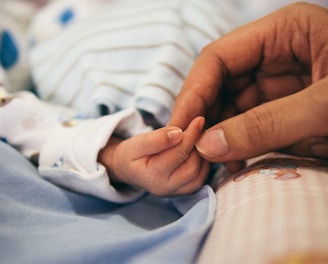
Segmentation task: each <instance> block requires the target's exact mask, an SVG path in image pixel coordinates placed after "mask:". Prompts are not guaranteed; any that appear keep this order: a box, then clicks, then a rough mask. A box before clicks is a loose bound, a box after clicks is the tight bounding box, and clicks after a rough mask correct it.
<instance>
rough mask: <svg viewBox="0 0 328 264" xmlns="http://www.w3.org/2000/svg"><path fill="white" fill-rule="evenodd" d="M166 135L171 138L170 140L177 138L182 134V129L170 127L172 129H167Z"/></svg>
mask: <svg viewBox="0 0 328 264" xmlns="http://www.w3.org/2000/svg"><path fill="white" fill-rule="evenodd" d="M167 135H168V137H169V139H171V140H177V139H179V138H180V137H181V135H182V129H180V128H172V129H170V130H168V132H167Z"/></svg>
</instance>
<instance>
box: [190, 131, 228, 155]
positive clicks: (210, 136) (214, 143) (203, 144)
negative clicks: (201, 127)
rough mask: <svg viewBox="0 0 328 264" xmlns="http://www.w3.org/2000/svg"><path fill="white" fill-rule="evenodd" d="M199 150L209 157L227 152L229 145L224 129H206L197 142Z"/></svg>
mask: <svg viewBox="0 0 328 264" xmlns="http://www.w3.org/2000/svg"><path fill="white" fill-rule="evenodd" d="M196 148H197V150H198V151H199V152H200V153H202V154H205V155H206V156H208V157H217V156H222V155H224V154H227V153H228V152H229V146H228V142H227V139H226V137H225V134H224V131H223V129H221V128H219V129H212V130H209V131H206V132H205V133H204V134H203V135H202V136H201V138H200V139H199V141H198V142H197V144H196Z"/></svg>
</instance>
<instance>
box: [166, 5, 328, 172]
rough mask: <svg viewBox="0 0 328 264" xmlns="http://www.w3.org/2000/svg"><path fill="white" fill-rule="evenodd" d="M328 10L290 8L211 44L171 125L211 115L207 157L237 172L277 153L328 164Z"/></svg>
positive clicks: (203, 145) (203, 148) (201, 146)
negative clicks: (323, 160) (324, 160)
mask: <svg viewBox="0 0 328 264" xmlns="http://www.w3.org/2000/svg"><path fill="white" fill-rule="evenodd" d="M327 75H328V10H327V9H324V8H321V7H319V6H315V5H312V4H306V3H296V4H292V5H289V6H287V7H285V8H283V9H281V10H279V11H277V12H274V13H272V14H270V15H268V16H266V17H264V18H262V19H260V20H257V21H254V22H252V23H249V24H247V25H244V26H242V27H240V28H238V29H236V30H234V31H233V32H231V33H230V34H227V35H226V36H224V37H222V38H220V39H218V40H216V41H214V42H212V43H211V44H209V45H208V46H206V47H205V48H204V49H203V51H202V52H201V54H200V55H199V57H198V59H197V60H196V62H195V64H194V65H193V67H192V69H191V71H190V73H189V75H188V77H187V78H186V81H185V83H184V85H183V88H182V90H181V92H180V94H179V96H178V98H177V100H176V103H175V106H174V110H173V114H172V117H171V120H170V122H169V124H168V125H169V126H178V127H181V128H182V129H184V128H185V127H187V125H188V124H189V123H190V121H191V120H192V119H193V118H194V117H195V116H199V115H202V116H205V117H206V121H207V126H208V129H207V130H206V131H205V132H204V133H203V134H202V136H201V138H200V139H199V141H198V142H197V144H196V145H197V149H198V151H199V153H200V155H201V156H202V157H204V158H205V159H207V160H209V161H215V162H226V164H227V168H228V169H229V170H230V171H231V172H235V171H238V170H239V169H240V168H242V166H243V161H244V160H245V159H247V158H251V157H255V156H258V155H260V154H264V153H267V152H269V151H273V150H285V151H288V152H290V153H294V154H297V155H302V156H310V157H320V158H328V140H327V135H328V122H327V120H328V90H327V89H328V78H327V77H326V76H327Z"/></svg>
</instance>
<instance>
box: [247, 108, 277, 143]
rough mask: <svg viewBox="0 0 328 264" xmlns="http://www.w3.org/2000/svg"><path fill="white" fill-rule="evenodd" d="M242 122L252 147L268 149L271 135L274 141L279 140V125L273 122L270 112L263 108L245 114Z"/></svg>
mask: <svg viewBox="0 0 328 264" xmlns="http://www.w3.org/2000/svg"><path fill="white" fill-rule="evenodd" d="M244 122H245V127H246V133H247V137H248V141H249V144H250V145H251V146H252V147H255V148H256V146H259V145H261V148H265V149H268V148H269V147H268V145H269V143H270V142H269V141H270V138H272V136H273V135H274V138H275V139H276V140H278V139H279V135H280V132H279V131H280V129H279V125H278V124H277V123H276V122H274V118H273V115H272V113H271V111H269V110H268V109H267V108H265V107H262V108H257V109H250V110H248V111H247V112H245V115H244Z"/></svg>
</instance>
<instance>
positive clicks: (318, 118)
mask: <svg viewBox="0 0 328 264" xmlns="http://www.w3.org/2000/svg"><path fill="white" fill-rule="evenodd" d="M311 88H312V89H311ZM313 88H314V87H310V88H307V89H304V90H302V91H301V92H298V93H296V94H293V95H290V96H287V97H283V98H280V99H278V100H275V101H271V102H269V103H265V104H262V105H260V106H257V107H255V108H253V109H251V110H249V111H247V112H245V113H243V114H240V115H237V116H234V117H232V118H230V119H227V120H225V121H223V122H221V123H219V124H217V125H215V126H213V127H211V128H209V129H208V130H206V131H205V132H204V133H203V134H202V135H201V137H200V139H199V140H198V142H197V143H196V148H197V150H198V152H199V153H200V155H201V156H202V157H203V158H205V159H207V160H209V161H213V162H228V161H236V160H245V159H247V158H252V157H256V156H258V155H261V154H264V153H267V152H269V151H274V150H279V149H282V148H285V147H287V146H290V145H292V144H294V143H296V142H299V141H301V140H303V139H306V138H309V137H311V136H326V135H327V127H326V128H323V125H322V120H327V119H325V118H327V110H326V109H325V108H326V106H325V105H326V104H327V100H322V99H323V97H327V95H326V94H327V93H326V91H323V93H322V94H321V93H320V92H319V90H323V89H318V87H317V88H316V89H313ZM320 94H321V98H320ZM322 96H323V97H322Z"/></svg>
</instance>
